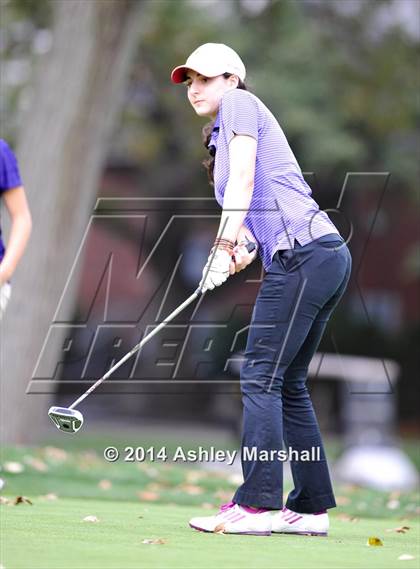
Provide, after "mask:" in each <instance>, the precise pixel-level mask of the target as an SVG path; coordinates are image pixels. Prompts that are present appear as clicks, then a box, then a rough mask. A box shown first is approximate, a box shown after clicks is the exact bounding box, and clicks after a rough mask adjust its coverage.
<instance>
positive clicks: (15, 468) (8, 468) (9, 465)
mask: <svg viewBox="0 0 420 569" xmlns="http://www.w3.org/2000/svg"><path fill="white" fill-rule="evenodd" d="M3 468H4V470H5V472H10V473H11V474H20V473H21V472H23V471H24V470H25V467H24V466H23V464H21V463H20V462H5V463H4V464H3Z"/></svg>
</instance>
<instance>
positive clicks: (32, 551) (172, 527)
mask: <svg viewBox="0 0 420 569" xmlns="http://www.w3.org/2000/svg"><path fill="white" fill-rule="evenodd" d="M33 502H34V505H33V506H30V505H27V504H21V505H19V506H7V505H3V506H2V509H1V525H2V537H1V540H2V543H1V551H2V564H3V566H4V567H5V568H6V569H18V568H21V569H58V568H60V569H70V568H71V569H93V568H95V569H111V568H115V569H131V568H133V569H134V568H148V567H150V568H155V569H160V568H162V569H163V568H165V569H166V568H171V569H172V568H173V569H178V568H183V569H187V568H190V567H191V568H194V569H196V568H203V569H204V568H206V569H207V568H208V569H214V568H215V567H219V568H222V567H223V568H243V569H245V568H261V569H269V568H273V569H278V568H280V567H281V568H289V567H290V568H293V569H296V568H299V569H305V568H311V569H312V568H314V567H320V568H321V567H322V568H329V567H331V568H332V569H340V568H346V567H358V568H363V569H368V568H370V567H372V568H373V567H377V568H378V569H379V568H381V569H388V568H394V567H418V560H419V557H418V554H419V551H418V543H419V541H418V538H419V524H418V523H417V522H415V523H413V521H411V522H410V523H409V524H407V525H409V526H410V528H411V529H410V530H409V531H408V532H407V533H404V534H402V533H395V532H392V533H390V532H387V531H386V530H387V529H388V528H393V527H395V526H396V525H402V524H401V522H398V521H397V520H395V521H393V520H390V519H385V520H384V519H375V518H370V519H360V520H358V521H357V522H356V523H354V522H349V521H343V520H341V519H339V518H336V517H333V518H332V530H331V532H330V536H329V537H328V538H322V537H306V536H284V535H272V536H271V537H254V536H232V535H219V534H217V535H216V534H205V533H201V532H197V531H194V530H191V529H189V527H188V526H187V520H188V518H189V517H190V516H193V515H197V514H203V509H202V508H194V507H191V506H177V505H163V504H147V505H144V504H142V503H133V502H121V501H109V500H108V501H100V500H77V499H71V498H62V499H60V498H59V499H57V500H54V501H46V500H42V499H41V498H33ZM87 515H95V516H97V517H98V518H99V520H100V521H99V522H97V523H87V522H83V521H82V519H83V518H84V517H85V516H87ZM369 536H377V537H380V538H381V539H382V541H383V544H384V545H383V546H382V547H368V546H367V545H366V541H367V538H368V537H369ZM159 538H160V539H163V540H164V541H165V543H164V544H153V545H149V544H143V543H142V541H143V540H144V539H159ZM404 553H405V554H411V555H413V556H415V559H414V560H412V561H399V560H398V557H399V556H400V555H401V554H404Z"/></svg>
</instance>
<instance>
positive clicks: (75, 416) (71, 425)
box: [48, 407, 83, 433]
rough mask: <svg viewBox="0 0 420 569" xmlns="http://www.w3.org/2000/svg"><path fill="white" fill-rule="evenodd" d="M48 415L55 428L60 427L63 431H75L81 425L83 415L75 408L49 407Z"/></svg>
mask: <svg viewBox="0 0 420 569" xmlns="http://www.w3.org/2000/svg"><path fill="white" fill-rule="evenodd" d="M48 416H49V418H50V419H51V421H52V422H53V423H54V425H55V426H56V427H57V429H60V431H63V433H77V431H78V430H79V429H80V428H81V426H82V425H83V415H82V414H81V413H80V411H76V410H75V409H67V407H50V410H49V411H48Z"/></svg>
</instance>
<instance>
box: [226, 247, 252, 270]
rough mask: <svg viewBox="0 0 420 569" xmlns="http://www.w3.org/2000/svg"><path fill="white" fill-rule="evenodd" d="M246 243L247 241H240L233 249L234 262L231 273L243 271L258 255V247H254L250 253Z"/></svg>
mask: <svg viewBox="0 0 420 569" xmlns="http://www.w3.org/2000/svg"><path fill="white" fill-rule="evenodd" d="M245 245H246V244H245V243H239V244H238V245H236V247H235V248H234V249H233V263H232V265H231V269H230V274H231V275H233V274H234V273H239V271H243V270H244V269H245V268H246V267H247V266H248V265H250V264H251V263H252V261H253V260H254V259H255V257H256V256H257V249H254V250H253V251H251V253H250V252H249V251H248V249H247V248H246V246H245Z"/></svg>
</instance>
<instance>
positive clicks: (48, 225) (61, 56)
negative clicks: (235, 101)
mask: <svg viewBox="0 0 420 569" xmlns="http://www.w3.org/2000/svg"><path fill="white" fill-rule="evenodd" d="M53 5H54V7H55V20H54V27H53V47H52V50H51V52H50V53H49V54H48V55H47V56H46V59H45V60H44V61H43V62H42V64H41V67H40V69H39V70H38V73H37V76H36V81H35V85H34V87H33V95H32V100H31V103H30V109H28V112H27V116H26V118H25V120H24V121H23V125H22V129H21V133H20V136H19V144H18V152H17V155H18V159H19V162H20V166H21V170H22V175H23V179H24V184H25V188H26V191H27V194H28V199H29V204H30V208H31V212H32V217H33V232H32V236H31V240H30V243H29V246H28V250H27V251H26V253H25V256H24V258H23V260H22V263H21V265H20V266H19V268H18V270H17V272H16V276H15V277H14V278H13V283H12V285H13V293H12V300H11V302H10V305H9V307H8V311H7V312H6V316H5V318H4V320H3V322H2V326H3V332H4V333H3V334H2V338H1V340H2V342H1V343H2V348H1V371H2V373H1V376H2V377H1V397H0V429H1V436H2V440H3V442H7V443H28V442H35V441H39V440H40V438H41V436H42V435H43V434H44V432H45V431H46V429H47V428H48V429H52V428H54V427H53V426H52V424H51V423H50V421H49V419H48V416H47V411H48V407H49V405H50V404H52V403H51V393H52V392H53V391H54V386H52V387H51V390H49V391H50V394H48V395H47V394H44V395H39V394H36V395H35V394H26V390H27V388H28V384H29V382H30V380H31V377H32V373H33V371H34V368H35V364H36V361H37V359H38V356H39V355H40V351H41V348H42V345H43V342H44V339H45V337H46V334H47V332H48V329H49V326H50V324H51V322H52V319H53V316H54V312H55V310H56V308H57V305H58V302H59V299H60V296H61V294H62V292H63V289H64V286H65V284H66V279H67V276H68V274H69V270H70V267H71V265H72V262H73V260H74V258H75V254H76V251H77V249H78V245H79V243H80V240H81V237H82V235H83V232H84V230H85V228H86V225H87V222H88V220H89V217H90V212H91V210H92V206H93V204H94V201H95V197H96V193H97V189H98V181H99V177H100V174H101V170H102V166H103V163H104V160H105V158H106V155H107V149H108V142H109V138H110V135H111V134H112V130H111V129H112V126H113V124H114V119H115V117H116V114H117V111H118V109H119V107H120V104H119V103H120V102H121V99H122V95H123V91H124V86H125V80H126V78H127V75H128V71H129V64H130V61H131V59H132V56H133V55H134V49H135V47H136V42H137V38H138V33H137V30H138V28H139V23H140V21H139V17H138V16H139V10H140V7H141V2H139V1H132V0H107V1H106V2H103V1H101V0H96V1H93V0H89V1H86V0H65V1H60V2H54V3H53ZM74 293H75V291H73V295H72V297H73V300H74ZM66 298H68V292H67V293H66ZM66 306H67V316H68V317H69V318H71V314H72V309H73V304H72V302H70V303H67V305H66ZM60 312H61V315H62V308H61V310H60ZM63 340H64V338H63Z"/></svg>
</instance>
